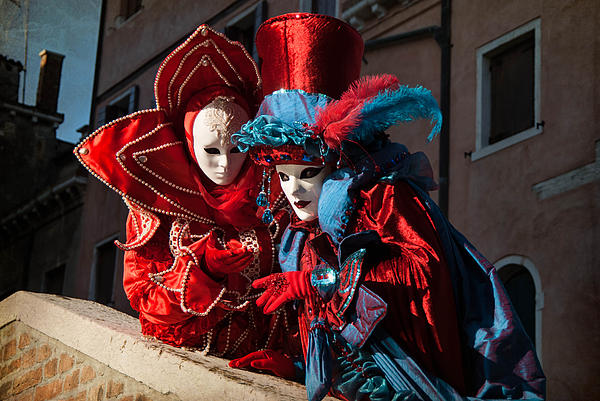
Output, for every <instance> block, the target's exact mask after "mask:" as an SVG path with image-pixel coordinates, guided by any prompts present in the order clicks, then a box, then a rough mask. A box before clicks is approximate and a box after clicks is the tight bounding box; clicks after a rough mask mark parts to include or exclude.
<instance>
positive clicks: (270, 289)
mask: <svg viewBox="0 0 600 401" xmlns="http://www.w3.org/2000/svg"><path fill="white" fill-rule="evenodd" d="M311 273H312V270H306V271H299V272H286V273H276V274H271V275H269V276H267V277H263V278H261V279H258V280H255V281H254V282H253V283H252V287H254V288H264V289H265V292H264V293H263V294H262V295H261V296H260V297H259V298H258V299H257V300H256V305H258V306H259V307H261V308H262V307H264V309H263V313H271V312H273V311H275V310H276V309H277V308H279V307H280V306H281V305H283V304H284V303H286V302H289V301H293V300H294V299H306V298H308V297H309V296H310V295H311V292H312V291H313V289H312V284H311V283H310V274H311Z"/></svg>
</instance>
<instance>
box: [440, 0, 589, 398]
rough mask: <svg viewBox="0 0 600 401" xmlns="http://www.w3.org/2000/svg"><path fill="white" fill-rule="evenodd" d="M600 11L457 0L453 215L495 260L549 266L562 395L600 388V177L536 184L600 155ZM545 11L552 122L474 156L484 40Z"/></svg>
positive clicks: (554, 386)
mask: <svg viewBox="0 0 600 401" xmlns="http://www.w3.org/2000/svg"><path fill="white" fill-rule="evenodd" d="M599 12H600V4H599V3H598V2H594V1H568V2H564V1H543V2H542V1H527V2H521V1H505V2H501V3H500V2H495V1H479V2H472V1H466V0H458V1H454V2H453V3H452V43H453V45H454V46H453V49H452V80H451V82H452V98H451V113H452V114H451V135H452V137H451V149H450V151H451V155H450V160H451V165H450V173H451V176H450V218H451V220H452V221H453V222H454V224H455V225H456V226H457V228H458V229H459V230H461V231H462V232H464V233H465V234H466V235H467V237H468V238H470V239H471V240H472V241H473V242H474V244H475V245H476V246H478V247H479V249H480V250H481V251H482V252H483V253H484V254H485V255H486V256H487V257H488V258H489V259H490V260H491V261H492V262H494V261H496V260H499V259H501V258H502V257H504V256H506V255H511V254H513V255H523V256H526V257H528V258H529V259H531V260H532V261H533V263H534V264H535V266H536V268H537V269H538V271H539V273H540V277H541V284H542V291H543V292H544V301H545V302H544V306H543V310H542V322H543V323H542V350H541V351H542V360H543V367H544V371H545V373H546V375H547V377H548V394H549V399H550V400H579V399H596V398H598V397H600V387H599V386H598V383H597V380H596V379H595V377H593V376H594V375H590V374H589V372H593V371H598V370H599V367H600V366H599V363H598V351H597V350H598V349H600V347H598V345H599V341H598V338H599V336H598V332H600V331H599V329H600V326H599V325H598V321H597V319H591V320H590V315H589V313H590V311H597V310H598V306H599V305H600V303H599V299H598V295H597V293H598V291H597V287H598V282H599V281H598V278H599V275H598V271H597V266H598V265H599V262H600V260H599V259H600V256H599V251H598V250H597V247H596V246H595V245H594V244H597V242H598V239H599V235H600V229H599V224H598V214H599V210H598V207H599V205H600V203H599V202H598V200H599V196H600V184H599V182H598V180H596V181H593V182H592V183H589V184H586V185H583V186H580V187H578V188H575V189H573V190H570V191H567V192H564V193H561V194H558V195H556V196H554V197H550V198H547V199H544V200H540V199H539V198H538V197H537V195H536V193H535V192H534V191H533V190H532V186H533V185H534V184H536V183H539V182H542V181H545V180H548V179H551V178H553V177H556V176H558V175H560V174H563V173H566V172H568V171H571V170H573V169H576V168H579V167H582V166H584V165H587V164H590V163H593V162H594V161H595V158H596V155H595V142H596V141H597V140H599V139H600V135H599V134H598V122H597V119H596V118H595V116H596V115H597V112H598V100H597V99H598V96H597V95H598V83H597V82H598V81H597V78H596V77H597V76H598V72H599V64H598V48H599V46H598V45H599V39H598V24H597V21H598V17H599ZM536 18H540V21H541V118H542V120H544V122H545V125H544V127H543V132H542V134H540V135H537V136H535V137H533V138H530V139H528V140H526V141H523V142H520V143H518V144H515V145H513V146H511V147H508V148H506V149H503V150H500V151H498V152H496V153H493V154H491V155H489V156H487V157H484V158H482V159H479V160H476V161H473V162H472V161H471V160H470V159H469V158H465V157H464V152H469V151H474V150H475V138H476V134H475V128H476V122H475V115H476V107H477V106H476V88H477V82H476V76H477V74H476V65H477V63H476V50H477V49H478V48H479V47H481V46H482V45H484V44H486V43H489V42H490V41H492V40H494V39H496V38H498V37H500V36H502V35H504V34H505V33H508V32H510V31H512V30H514V29H515V28H517V27H519V26H521V25H523V24H525V23H527V22H529V21H532V20H534V19H536ZM594 333H595V334H594ZM590 351H591V352H590Z"/></svg>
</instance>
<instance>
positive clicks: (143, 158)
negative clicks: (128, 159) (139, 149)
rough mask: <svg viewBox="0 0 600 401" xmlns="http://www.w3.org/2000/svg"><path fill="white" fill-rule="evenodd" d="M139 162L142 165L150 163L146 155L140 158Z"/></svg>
mask: <svg viewBox="0 0 600 401" xmlns="http://www.w3.org/2000/svg"><path fill="white" fill-rule="evenodd" d="M138 160H139V161H140V162H142V163H146V162H147V161H148V158H147V157H146V156H144V155H142V156H140V157H138Z"/></svg>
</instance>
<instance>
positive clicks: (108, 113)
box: [98, 86, 138, 126]
mask: <svg viewBox="0 0 600 401" xmlns="http://www.w3.org/2000/svg"><path fill="white" fill-rule="evenodd" d="M137 108H138V87H137V86H133V87H131V88H129V89H128V90H127V91H126V92H125V93H123V94H122V95H121V96H119V97H117V98H115V99H114V100H112V101H111V102H110V103H109V104H108V105H106V106H104V107H102V108H101V109H100V111H99V112H98V126H100V125H104V124H106V123H109V122H111V121H112V120H116V119H117V118H119V117H123V116H126V115H127V114H131V113H133V112H134V111H136V110H137Z"/></svg>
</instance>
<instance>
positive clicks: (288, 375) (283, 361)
mask: <svg viewBox="0 0 600 401" xmlns="http://www.w3.org/2000/svg"><path fill="white" fill-rule="evenodd" d="M229 366H231V367H232V368H248V367H253V368H255V369H261V370H268V371H271V372H273V374H275V375H276V376H279V377H283V378H285V379H294V378H295V377H296V367H295V366H294V363H293V362H292V359H291V358H290V357H288V356H286V355H284V354H282V353H281V352H279V351H275V350H272V349H267V350H264V351H254V352H251V353H249V354H248V355H246V356H244V357H242V358H238V359H234V360H232V361H230V362H229Z"/></svg>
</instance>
